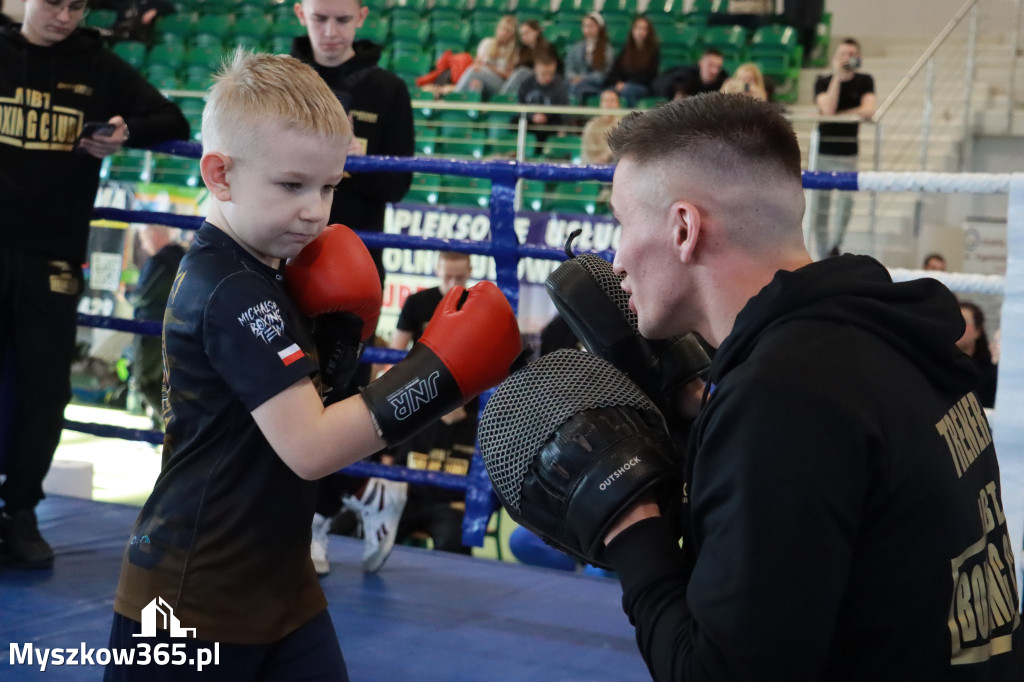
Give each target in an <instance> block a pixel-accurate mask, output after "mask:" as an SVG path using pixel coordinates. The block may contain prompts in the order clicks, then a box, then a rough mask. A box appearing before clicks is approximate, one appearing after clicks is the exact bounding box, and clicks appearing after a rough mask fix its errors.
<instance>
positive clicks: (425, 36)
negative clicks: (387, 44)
mask: <svg viewBox="0 0 1024 682" xmlns="http://www.w3.org/2000/svg"><path fill="white" fill-rule="evenodd" d="M429 38H430V22H428V21H424V20H423V19H422V18H421V17H417V18H415V19H410V18H406V17H403V18H401V19H394V18H393V19H392V20H391V41H392V43H395V42H403V41H404V42H410V43H416V44H418V45H419V46H420V47H421V49H422V47H423V46H424V45H426V44H427V42H428V40H429Z"/></svg>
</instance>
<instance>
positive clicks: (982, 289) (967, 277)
mask: <svg viewBox="0 0 1024 682" xmlns="http://www.w3.org/2000/svg"><path fill="white" fill-rule="evenodd" d="M889 274H890V275H891V276H892V281H894V282H907V281H910V280H912V279H920V278H922V277H931V278H933V279H937V280H939V281H940V282H942V283H943V284H945V285H946V286H947V287H949V290H950V291H952V292H954V293H957V294H999V295H1002V294H1003V291H1004V290H1005V285H1006V278H1005V277H1004V276H1003V275H975V274H971V273H969V272H942V271H937V270H907V269H904V268H890V269H889Z"/></svg>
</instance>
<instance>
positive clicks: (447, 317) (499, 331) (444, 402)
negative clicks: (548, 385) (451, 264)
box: [362, 282, 523, 445]
mask: <svg viewBox="0 0 1024 682" xmlns="http://www.w3.org/2000/svg"><path fill="white" fill-rule="evenodd" d="M463 297H465V299H464V300H463ZM522 348H523V345H522V340H521V339H520V336H519V325H518V323H517V322H516V316H515V312H514V311H513V310H512V306H511V305H509V302H508V299H506V298H505V295H504V294H502V293H501V290H500V289H498V287H497V286H495V285H494V284H493V283H491V282H479V283H477V284H476V285H474V286H473V287H472V288H471V289H469V291H468V293H467V291H466V290H465V289H463V288H462V287H454V288H452V290H451V291H449V292H448V293H447V295H445V297H444V298H443V299H441V302H440V303H439V304H438V306H437V310H435V311H434V316H433V317H431V318H430V322H429V324H428V325H427V329H426V331H425V332H424V333H423V336H422V337H420V340H419V341H418V342H417V343H416V344H415V345H414V346H413V347H412V350H410V351H409V354H408V356H406V358H405V359H404V360H402V361H401V362H399V363H398V364H396V365H395V366H394V367H392V368H391V369H390V370H388V372H387V373H386V374H384V376H382V377H381V378H380V379H378V380H377V381H374V382H373V383H371V384H370V385H369V386H367V387H365V388H363V389H362V395H363V400H364V401H366V405H367V407H368V408H369V410H370V414H371V415H373V420H374V424H375V425H376V427H377V432H378V433H379V434H380V436H381V437H383V438H384V439H385V440H386V441H387V442H388V444H389V445H393V444H395V443H400V442H401V441H403V440H405V439H407V438H410V437H412V436H413V435H415V434H416V433H417V432H419V431H420V430H422V429H423V428H425V427H427V426H429V425H430V424H432V423H434V422H435V421H437V420H438V419H440V418H441V417H443V416H444V415H446V414H448V413H449V412H451V411H452V410H454V409H455V408H457V407H459V406H461V405H465V404H466V403H467V402H468V401H469V400H471V399H472V398H474V397H475V396H477V395H479V394H481V393H483V392H484V391H486V390H487V389H488V388H491V387H492V386H497V385H498V384H499V383H501V382H502V381H503V380H504V379H505V378H506V377H507V376H508V374H509V371H510V369H511V367H512V364H513V363H514V362H515V360H516V358H517V357H518V356H519V354H520V352H521V351H522Z"/></svg>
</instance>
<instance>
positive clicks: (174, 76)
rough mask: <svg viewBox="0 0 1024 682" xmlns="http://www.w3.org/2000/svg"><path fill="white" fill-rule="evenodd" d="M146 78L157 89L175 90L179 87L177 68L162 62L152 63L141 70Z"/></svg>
mask: <svg viewBox="0 0 1024 682" xmlns="http://www.w3.org/2000/svg"><path fill="white" fill-rule="evenodd" d="M143 73H144V74H145V76H146V80H147V81H149V83H150V85H152V86H153V87H154V88H156V89H157V90H177V89H178V88H179V87H181V82H180V81H179V80H178V73H177V70H176V69H174V68H172V67H169V66H166V65H162V64H152V65H149V66H147V67H145V69H144V70H143Z"/></svg>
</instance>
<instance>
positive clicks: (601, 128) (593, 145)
mask: <svg viewBox="0 0 1024 682" xmlns="http://www.w3.org/2000/svg"><path fill="white" fill-rule="evenodd" d="M621 106H622V105H621V104H620V102H619V93H617V92H615V91H614V90H605V91H604V92H602V93H601V108H602V109H618V108H620V107H621ZM621 118H622V116H621V115H619V114H601V115H600V116H595V117H593V118H592V119H590V120H589V121H587V124H586V125H585V126H583V134H582V135H581V136H580V161H581V162H582V163H585V164H607V163H611V162H612V161H613V160H614V158H615V156H614V155H613V154H612V150H611V148H610V147H609V146H608V138H607V136H608V132H609V131H610V130H612V129H613V128H614V127H615V126H617V125H618V124H619V120H620V119H621Z"/></svg>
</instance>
